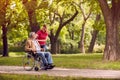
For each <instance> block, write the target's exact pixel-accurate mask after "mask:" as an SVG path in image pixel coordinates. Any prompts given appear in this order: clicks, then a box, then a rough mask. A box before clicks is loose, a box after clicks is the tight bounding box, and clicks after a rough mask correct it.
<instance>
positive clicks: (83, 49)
mask: <svg viewBox="0 0 120 80" xmlns="http://www.w3.org/2000/svg"><path fill="white" fill-rule="evenodd" d="M83 3H85V2H84V1H80V3H79V4H77V3H75V4H76V5H77V6H78V7H79V9H80V11H81V13H82V16H83V23H82V30H81V35H80V36H81V37H80V41H79V43H78V48H79V49H80V52H82V53H85V48H84V37H85V24H86V22H87V20H88V19H89V17H90V15H91V12H92V5H91V6H90V9H89V12H88V13H87V12H85V10H84V9H83V7H82V5H83ZM84 5H85V4H84Z"/></svg>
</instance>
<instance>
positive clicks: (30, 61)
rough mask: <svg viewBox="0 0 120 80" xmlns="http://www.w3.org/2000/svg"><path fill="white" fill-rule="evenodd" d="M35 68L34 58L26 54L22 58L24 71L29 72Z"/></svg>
mask: <svg viewBox="0 0 120 80" xmlns="http://www.w3.org/2000/svg"><path fill="white" fill-rule="evenodd" d="M34 66H35V60H34V57H33V56H32V55H30V54H26V55H25V56H24V57H23V67H24V69H25V70H26V71H31V70H32V69H33V68H34Z"/></svg>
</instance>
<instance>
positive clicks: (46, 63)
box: [37, 52, 48, 66]
mask: <svg viewBox="0 0 120 80" xmlns="http://www.w3.org/2000/svg"><path fill="white" fill-rule="evenodd" d="M37 54H38V56H41V58H42V61H43V64H44V66H46V65H48V62H47V60H46V58H45V55H44V53H43V52H40V53H37Z"/></svg>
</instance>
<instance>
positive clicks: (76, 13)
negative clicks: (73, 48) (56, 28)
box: [62, 9, 78, 26]
mask: <svg viewBox="0 0 120 80" xmlns="http://www.w3.org/2000/svg"><path fill="white" fill-rule="evenodd" d="M77 15H78V11H77V9H76V12H75V13H74V15H73V16H72V17H71V18H70V19H68V20H67V21H65V22H63V23H62V26H65V25H66V24H67V23H70V22H71V21H73V19H74V18H75V17H76V16H77Z"/></svg>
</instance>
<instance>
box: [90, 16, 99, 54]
mask: <svg viewBox="0 0 120 80" xmlns="http://www.w3.org/2000/svg"><path fill="white" fill-rule="evenodd" d="M99 21H100V14H97V15H96V20H95V24H96V23H98V22H99ZM98 33H99V30H96V29H94V30H93V34H92V39H91V42H90V46H89V49H88V52H89V53H92V52H93V48H94V45H95V41H96V38H97V35H98Z"/></svg>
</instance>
